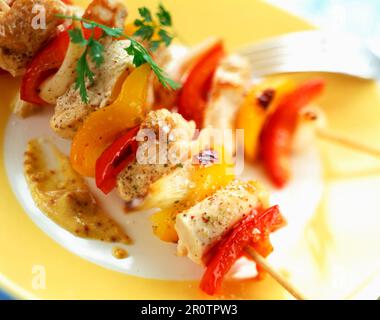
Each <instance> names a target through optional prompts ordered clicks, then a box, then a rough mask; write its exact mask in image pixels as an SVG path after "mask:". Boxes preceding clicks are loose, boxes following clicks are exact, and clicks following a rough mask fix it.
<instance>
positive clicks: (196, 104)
mask: <svg viewBox="0 0 380 320" xmlns="http://www.w3.org/2000/svg"><path fill="white" fill-rule="evenodd" d="M224 54H225V53H224V47H223V43H222V42H218V43H217V44H215V45H214V46H213V47H212V48H211V49H210V50H209V52H208V53H207V54H206V55H205V56H204V57H203V58H202V59H200V61H199V62H198V63H197V64H196V65H195V66H194V67H193V69H192V70H191V71H190V74H189V76H188V77H187V79H186V81H185V84H184V85H183V87H182V89H181V91H180V93H179V100H178V112H179V113H180V114H181V115H182V116H183V117H184V118H185V119H186V120H194V121H195V123H196V125H197V128H201V127H202V124H203V116H204V111H205V108H206V104H207V100H208V94H209V91H210V88H211V83H212V78H213V76H214V73H215V70H216V68H217V67H218V65H219V63H220V60H221V59H222V58H223V56H224Z"/></svg>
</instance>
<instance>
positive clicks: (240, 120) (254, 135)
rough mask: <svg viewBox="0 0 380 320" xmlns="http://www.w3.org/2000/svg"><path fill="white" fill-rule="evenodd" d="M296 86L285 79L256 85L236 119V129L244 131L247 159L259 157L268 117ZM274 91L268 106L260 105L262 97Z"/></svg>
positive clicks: (266, 81)
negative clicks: (283, 97) (263, 131)
mask: <svg viewBox="0 0 380 320" xmlns="http://www.w3.org/2000/svg"><path fill="white" fill-rule="evenodd" d="M294 86H295V84H294V83H293V81H291V80H289V79H285V78H278V79H267V80H264V81H263V82H262V83H260V84H258V85H255V86H254V87H253V88H252V89H251V90H250V92H249V93H248V95H247V96H246V98H245V99H244V102H243V104H242V105H241V107H240V109H239V112H238V114H237V117H236V128H237V129H244V153H245V156H246V159H247V160H249V161H254V160H255V159H256V156H257V150H258V144H259V137H260V132H261V129H262V127H263V125H264V122H265V120H266V118H267V116H268V115H269V114H270V113H271V112H273V110H274V109H275V107H276V105H277V102H278V101H279V99H280V97H281V96H283V95H284V94H286V93H287V92H289V91H291V90H292V89H293V88H294ZM268 90H273V94H274V96H273V98H272V99H271V101H270V103H269V105H268V106H265V107H264V106H263V105H262V103H260V97H262V96H263V95H265V92H268Z"/></svg>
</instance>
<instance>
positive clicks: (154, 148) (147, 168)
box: [117, 109, 195, 202]
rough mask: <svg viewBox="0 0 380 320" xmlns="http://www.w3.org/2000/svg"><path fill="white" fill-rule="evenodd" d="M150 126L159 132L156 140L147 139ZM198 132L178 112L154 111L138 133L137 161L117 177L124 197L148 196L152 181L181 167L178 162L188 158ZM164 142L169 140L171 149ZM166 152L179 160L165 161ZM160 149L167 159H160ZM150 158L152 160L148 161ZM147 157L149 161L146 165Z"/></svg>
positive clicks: (193, 125) (133, 198) (139, 197)
mask: <svg viewBox="0 0 380 320" xmlns="http://www.w3.org/2000/svg"><path fill="white" fill-rule="evenodd" d="M146 129H148V130H152V131H150V132H154V134H155V135H156V137H157V140H154V142H153V143H147V142H146V141H144V136H146V135H145V134H143V132H144V131H145V130H146ZM143 130H144V131H143ZM145 132H147V131H145ZM194 132H195V124H194V122H192V121H191V122H188V121H186V120H185V119H183V118H182V116H181V115H180V114H178V113H171V112H170V111H168V110H166V109H161V110H157V111H151V112H150V113H149V114H148V116H147V117H146V119H145V120H144V122H143V123H142V124H141V129H140V131H139V134H138V135H137V137H138V140H139V150H138V152H137V155H136V160H135V161H134V162H132V163H131V164H130V165H129V166H127V167H126V168H125V169H124V171H122V172H121V173H120V175H119V177H118V179H117V187H118V191H119V193H120V196H121V197H122V198H123V199H124V200H125V201H127V202H131V201H132V200H135V199H142V198H144V197H145V196H146V195H147V194H148V192H149V188H150V186H151V184H152V183H154V182H155V181H157V180H158V179H160V178H162V177H163V176H165V175H167V174H169V173H171V172H172V171H173V170H175V168H177V167H178V163H182V162H183V161H185V160H186V159H187V158H188V156H189V153H188V152H187V151H188V150H189V149H187V148H190V142H191V140H192V138H193V135H194ZM163 135H164V137H163ZM163 141H164V142H165V143H167V148H166V146H165V145H164V144H163ZM144 144H145V145H144ZM144 146H145V147H144ZM159 148H160V149H159ZM174 149H176V150H181V151H185V152H183V154H178V153H176V152H174V153H173V154H171V153H170V150H174ZM166 151H168V153H170V154H171V156H175V157H177V159H178V161H177V163H175V161H170V159H169V161H166V163H165V160H167V157H166ZM149 152H150V153H149ZM160 152H161V155H162V154H163V153H165V155H164V156H165V157H164V159H162V160H164V161H159V156H160ZM148 153H149V154H148ZM150 155H151V156H150ZM147 159H149V161H148V163H147V161H146V160H147ZM143 160H145V162H144V163H147V164H143V163H142V161H143Z"/></svg>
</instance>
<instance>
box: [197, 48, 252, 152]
mask: <svg viewBox="0 0 380 320" xmlns="http://www.w3.org/2000/svg"><path fill="white" fill-rule="evenodd" d="M249 80H250V66H249V63H248V61H247V60H245V59H244V58H242V57H240V56H238V55H230V56H228V57H226V58H225V59H223V60H222V62H221V64H220V66H219V67H218V68H217V70H216V72H215V75H214V78H213V84H212V87H211V93H210V99H209V101H208V104H207V107H206V109H205V114H204V120H203V128H214V129H231V130H232V129H234V128H235V121H236V113H237V112H238V110H239V108H240V106H241V104H242V101H243V99H244V95H245V93H246V91H247V86H248V85H249ZM224 147H225V149H226V150H227V151H228V152H229V153H230V154H234V153H235V139H234V137H233V136H231V139H226V140H225V141H224Z"/></svg>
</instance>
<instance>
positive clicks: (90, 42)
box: [57, 6, 181, 103]
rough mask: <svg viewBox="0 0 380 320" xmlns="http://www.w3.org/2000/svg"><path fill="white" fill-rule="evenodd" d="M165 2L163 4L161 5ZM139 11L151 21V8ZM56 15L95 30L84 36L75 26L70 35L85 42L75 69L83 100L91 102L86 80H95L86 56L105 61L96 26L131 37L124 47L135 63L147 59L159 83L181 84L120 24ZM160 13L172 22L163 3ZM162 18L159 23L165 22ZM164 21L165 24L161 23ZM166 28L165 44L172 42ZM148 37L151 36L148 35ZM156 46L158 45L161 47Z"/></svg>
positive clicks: (112, 34) (106, 33) (114, 34)
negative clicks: (126, 32)
mask: <svg viewBox="0 0 380 320" xmlns="http://www.w3.org/2000/svg"><path fill="white" fill-rule="evenodd" d="M161 7H162V6H160V8H161ZM139 12H140V15H141V16H142V17H143V18H144V21H148V20H149V19H150V18H151V14H150V12H149V10H148V9H146V8H140V9H139ZM57 17H59V18H62V19H71V20H75V21H81V22H82V23H83V27H84V28H86V29H90V30H92V34H91V36H90V38H89V39H85V38H84V36H83V33H82V30H80V29H79V28H74V29H72V30H69V35H70V39H71V41H72V42H73V43H76V44H79V45H81V46H86V50H85V51H84V53H83V54H82V56H81V57H80V59H79V60H78V62H77V66H76V72H77V77H76V79H75V88H76V89H78V90H79V93H80V96H81V99H82V101H83V102H84V103H88V101H89V97H88V94H87V89H86V80H88V81H90V83H93V81H94V73H93V72H92V71H91V69H90V67H89V65H88V62H87V57H88V56H89V57H90V59H91V60H92V62H94V64H95V66H96V67H99V66H100V65H101V64H102V63H103V62H104V46H103V45H102V44H101V43H100V42H99V41H98V40H97V39H95V36H94V30H95V28H96V27H97V28H100V29H101V30H103V32H104V34H103V36H102V37H104V36H109V37H113V38H120V37H123V38H125V39H128V40H129V41H130V45H129V46H128V47H127V48H125V50H126V51H127V53H128V54H129V55H132V56H133V64H134V65H135V66H136V67H139V66H141V65H142V64H144V63H148V64H149V65H150V67H151V69H152V70H153V72H154V73H155V75H156V76H157V78H158V80H159V81H160V83H161V84H162V85H163V86H164V87H165V88H171V89H174V90H176V89H179V88H180V86H181V85H180V84H179V83H177V82H175V81H174V80H172V79H170V78H169V77H168V76H167V75H166V73H165V71H164V70H163V69H161V68H160V67H159V66H158V65H157V63H156V62H155V61H154V60H153V58H152V56H151V55H150V53H149V52H148V50H147V49H146V48H145V47H144V46H143V45H142V44H141V43H140V42H139V41H137V40H136V39H134V38H133V37H129V36H127V35H125V34H124V33H123V29H121V28H112V27H108V26H106V25H103V24H100V23H98V22H95V21H92V20H88V19H85V18H81V17H77V16H75V15H73V16H67V15H57ZM157 17H161V18H160V21H161V20H162V21H165V23H169V22H170V24H171V19H170V14H169V13H168V12H167V11H166V10H165V9H164V8H163V7H162V9H160V11H159V13H157ZM162 21H161V22H160V24H162ZM162 25H163V24H162ZM162 31H163V29H160V31H159V33H160V32H161V35H160V37H161V39H162V41H163V43H164V44H165V45H169V44H170V42H171V39H172V38H170V36H169V35H168V37H169V38H170V41H169V38H168V37H167V36H166V34H164V33H163V32H162ZM147 40H148V39H147ZM152 42H153V45H152V46H153V47H156V46H157V45H158V46H159V45H160V44H161V43H162V42H161V41H159V43H157V44H154V41H152ZM158 46H157V47H158Z"/></svg>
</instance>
